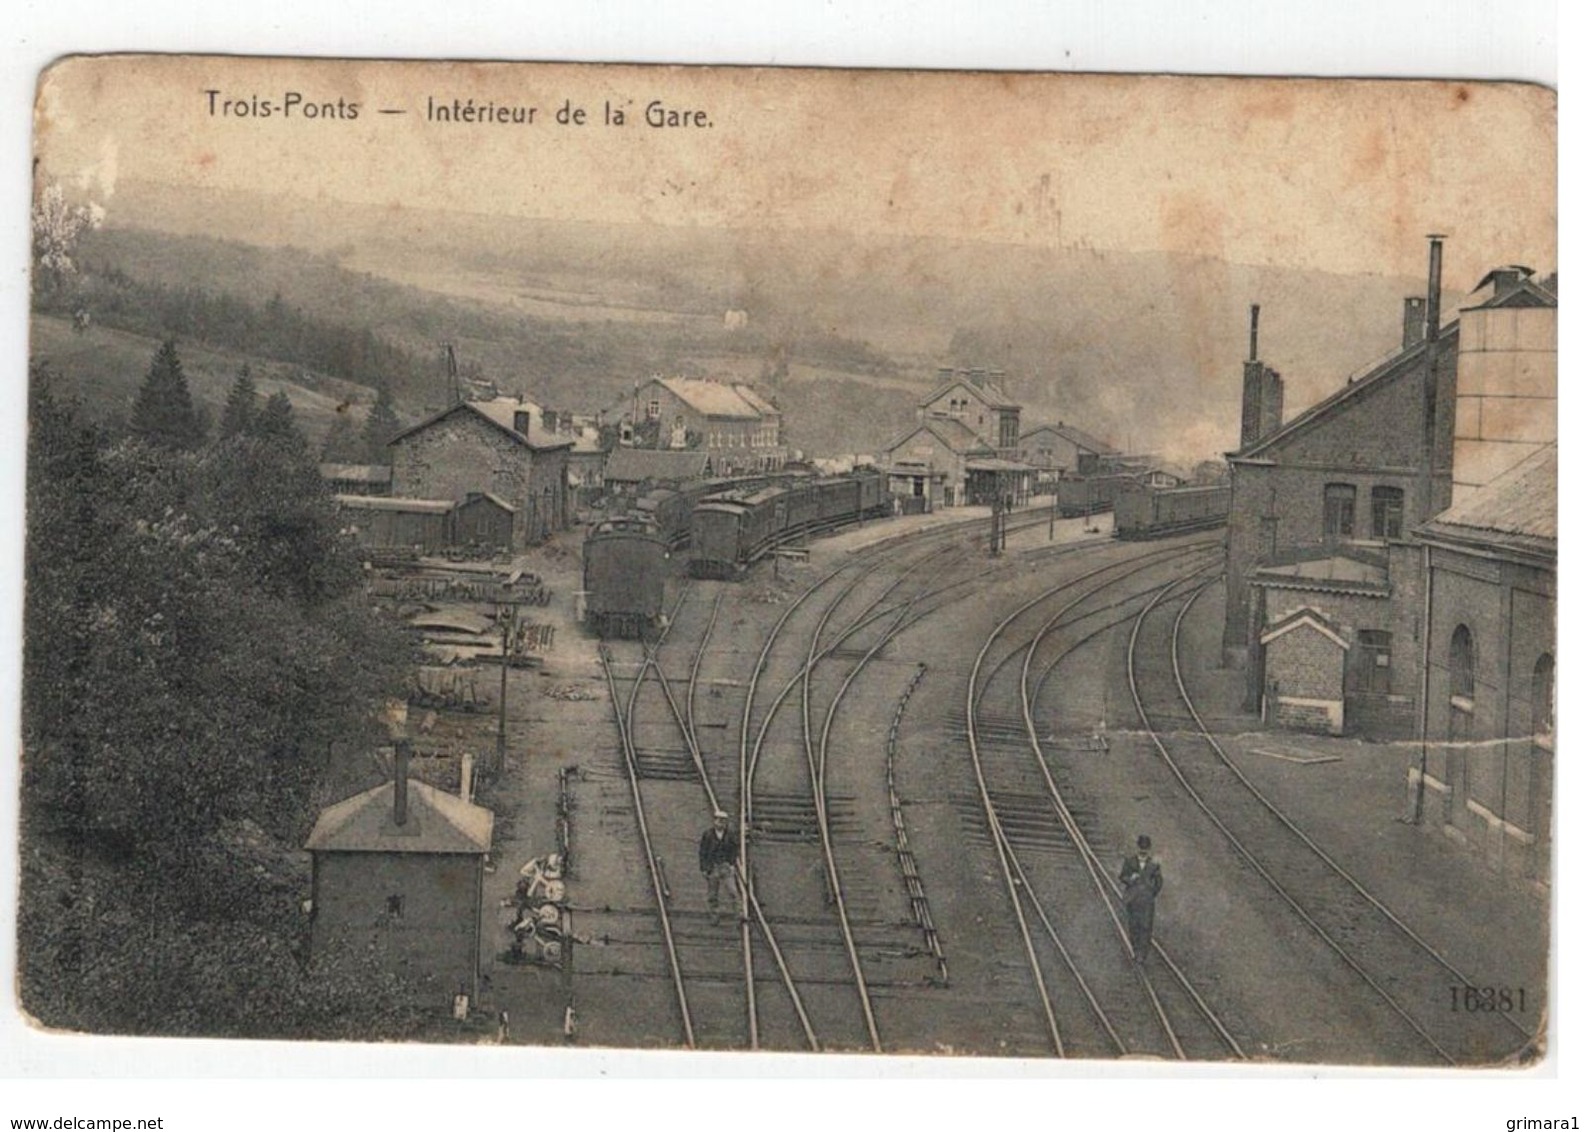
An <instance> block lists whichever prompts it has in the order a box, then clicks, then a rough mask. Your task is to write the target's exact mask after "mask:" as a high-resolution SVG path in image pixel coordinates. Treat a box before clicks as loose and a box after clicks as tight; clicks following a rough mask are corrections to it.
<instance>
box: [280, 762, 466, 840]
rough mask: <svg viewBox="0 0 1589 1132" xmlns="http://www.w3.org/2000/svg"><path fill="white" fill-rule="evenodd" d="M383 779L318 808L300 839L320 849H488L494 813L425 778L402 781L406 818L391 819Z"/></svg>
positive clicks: (389, 796)
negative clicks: (311, 825) (405, 785)
mask: <svg viewBox="0 0 1589 1132" xmlns="http://www.w3.org/2000/svg"><path fill="white" fill-rule="evenodd" d="M394 790H395V786H394V784H393V783H392V782H390V781H387V782H383V783H381V784H380V785H379V786H376V787H372V788H371V789H369V790H366V791H364V792H363V793H362V794H355V795H353V797H351V798H344V799H343V800H342V801H340V802H338V803H336V804H335V805H333V806H327V807H326V808H325V809H323V810H321V811H320V818H319V820H318V821H316V822H315V824H314V829H313V830H312V831H311V832H310V834H309V840H308V841H306V842H304V848H305V849H308V850H310V851H311V852H317V853H324V852H332V853H467V854H479V853H488V852H490V850H491V831H492V828H493V827H494V825H495V823H496V816H495V815H494V814H492V812H491V811H490V810H488V809H486V808H485V807H484V806H476V805H474V804H473V803H472V802H465V801H464V800H463V799H462V798H460V797H458V796H457V795H456V794H449V793H447V792H446V791H445V790H438V789H436V788H435V787H434V786H431V785H429V784H428V783H424V782H419V781H417V780H415V779H412V778H410V779H409V780H408V820H407V821H406V822H404V823H403V824H402V825H398V824H397V823H396V822H395V821H394V820H393V818H392V794H393V792H394Z"/></svg>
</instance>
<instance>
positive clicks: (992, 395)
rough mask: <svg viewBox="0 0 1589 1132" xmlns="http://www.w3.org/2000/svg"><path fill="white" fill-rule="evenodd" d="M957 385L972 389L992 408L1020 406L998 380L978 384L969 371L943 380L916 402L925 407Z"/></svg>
mask: <svg viewBox="0 0 1589 1132" xmlns="http://www.w3.org/2000/svg"><path fill="white" fill-rule="evenodd" d="M956 385H963V386H965V387H966V388H967V389H969V390H970V391H971V395H972V396H973V397H975V398H976V399H977V400H978V401H981V402H982V403H983V404H984V405H986V406H987V407H988V408H990V409H1019V408H1020V406H1019V405H1017V404H1016V403H1015V402H1014V401H1011V400H1010V395H1009V394H1008V393H1006V392H1004V387H1003V386H1001V385H999V384H997V383H996V382H993V381H989V380H987V379H986V378H984V379H983V382H982V384H981V385H978V384H976V382H974V381H972V380H971V376H970V374H967V373H957V374H956V375H955V376H954V377H951V378H949V379H948V380H946V381H944V382H942V383H941V384H940V385H939V386H938V388H936V389H934V390H933V391H932V392H931V393H929V394H927V396H925V397H923V398H922V399H921V400H920V401H918V402H916V403H917V404H918V405H920V406H922V407H923V408H925V407H926V406H928V405H930V404H932V403H933V402H934V401H936V400H938V398H940V397H942V396H943V395H944V394H945V393H947V392H949V390H951V389H953V388H954V387H955V386H956Z"/></svg>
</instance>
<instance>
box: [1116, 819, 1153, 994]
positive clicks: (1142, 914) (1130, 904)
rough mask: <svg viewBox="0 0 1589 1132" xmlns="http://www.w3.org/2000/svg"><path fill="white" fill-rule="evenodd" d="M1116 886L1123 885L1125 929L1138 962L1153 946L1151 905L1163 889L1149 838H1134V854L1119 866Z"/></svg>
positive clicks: (1144, 957)
mask: <svg viewBox="0 0 1589 1132" xmlns="http://www.w3.org/2000/svg"><path fill="white" fill-rule="evenodd" d="M1120 883H1121V884H1123V885H1125V896H1124V900H1125V904H1126V929H1127V931H1128V932H1129V934H1130V936H1131V956H1132V958H1133V959H1134V960H1135V961H1136V962H1138V963H1142V962H1144V961H1145V960H1146V959H1147V957H1148V949H1149V948H1150V947H1152V946H1153V902H1154V900H1156V899H1157V898H1158V895H1159V889H1161V888H1163V887H1164V873H1163V871H1162V870H1160V868H1159V863H1158V862H1157V861H1155V860H1154V859H1153V839H1152V838H1150V837H1149V836H1148V835H1147V834H1145V833H1144V834H1143V835H1142V836H1141V837H1138V838H1137V855H1136V856H1135V857H1127V858H1126V859H1125V861H1124V862H1123V863H1122V864H1121V865H1120Z"/></svg>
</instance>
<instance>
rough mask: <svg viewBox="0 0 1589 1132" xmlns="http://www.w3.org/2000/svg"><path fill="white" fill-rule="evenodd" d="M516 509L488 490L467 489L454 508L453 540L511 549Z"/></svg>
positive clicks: (463, 544)
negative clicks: (468, 490)
mask: <svg viewBox="0 0 1589 1132" xmlns="http://www.w3.org/2000/svg"><path fill="white" fill-rule="evenodd" d="M515 510H516V509H515V508H514V506H513V505H512V504H511V503H509V502H508V501H507V500H505V499H503V498H502V497H501V496H498V495H493V494H491V492H489V491H471V492H469V493H468V494H467V495H465V496H464V497H463V501H462V502H460V503H459V504H458V505H457V507H456V508H454V510H453V516H452V520H453V532H452V537H453V542H454V543H455V544H456V545H459V546H482V547H489V548H491V549H496V550H508V549H510V548H511V547H512V546H513V515H514V511H515Z"/></svg>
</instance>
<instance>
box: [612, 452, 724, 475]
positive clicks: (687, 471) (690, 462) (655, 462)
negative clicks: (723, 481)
mask: <svg viewBox="0 0 1589 1132" xmlns="http://www.w3.org/2000/svg"><path fill="white" fill-rule="evenodd" d="M708 456H709V453H706V452H702V451H701V450H700V449H692V448H685V449H667V448H614V449H613V450H612V452H611V453H610V454H609V455H608V456H607V467H606V470H605V471H603V472H602V478H603V479H606V480H609V481H611V482H614V483H641V482H643V481H645V480H691V479H700V478H701V477H702V476H704V475H705V474H706V461H707V458H708Z"/></svg>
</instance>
